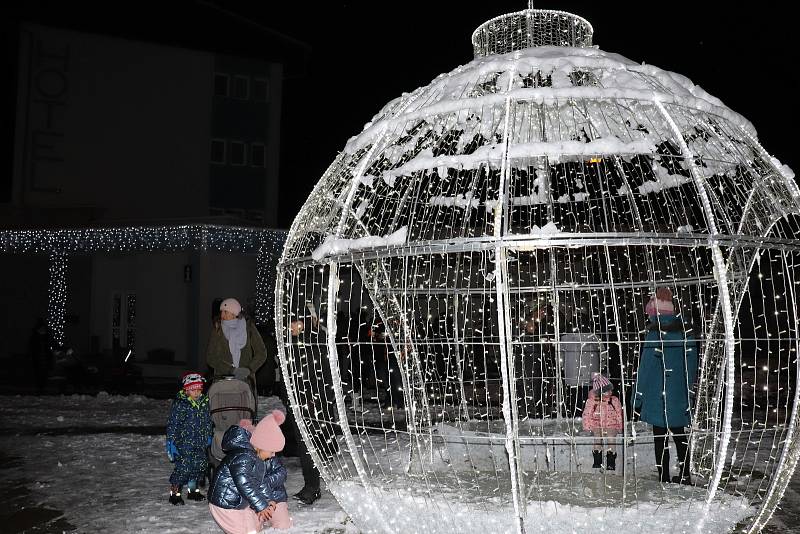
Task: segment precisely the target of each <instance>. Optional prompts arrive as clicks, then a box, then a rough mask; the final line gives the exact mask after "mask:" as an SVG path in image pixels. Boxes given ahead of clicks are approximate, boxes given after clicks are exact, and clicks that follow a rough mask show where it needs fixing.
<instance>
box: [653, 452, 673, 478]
mask: <svg viewBox="0 0 800 534" xmlns="http://www.w3.org/2000/svg"><path fill="white" fill-rule="evenodd" d="M657 467H658V477H659V478H660V479H661V482H672V479H671V478H670V476H669V452H667V451H664V454H663V455H662V457H661V465H659V466H657Z"/></svg>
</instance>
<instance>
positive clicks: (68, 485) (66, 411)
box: [0, 393, 352, 534]
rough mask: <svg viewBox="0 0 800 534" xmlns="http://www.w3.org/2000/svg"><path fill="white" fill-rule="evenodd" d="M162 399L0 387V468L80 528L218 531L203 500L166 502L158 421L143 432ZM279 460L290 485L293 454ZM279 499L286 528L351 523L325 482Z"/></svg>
mask: <svg viewBox="0 0 800 534" xmlns="http://www.w3.org/2000/svg"><path fill="white" fill-rule="evenodd" d="M170 402H171V401H169V400H155V399H149V398H146V397H142V396H108V395H105V394H103V393H101V394H100V395H98V396H97V397H93V396H84V395H74V396H66V397H61V396H43V397H34V396H16V397H3V398H2V402H0V451H2V454H3V455H4V456H6V457H10V458H11V459H13V460H15V461H12V462H7V463H8V464H10V467H3V468H0V477H2V479H3V480H5V481H6V482H5V484H13V485H22V486H24V487H26V488H27V489H29V490H30V491H31V497H32V501H33V502H32V503H31V504H33V505H38V506H42V507H45V508H51V509H53V508H54V509H57V510H61V511H63V512H64V516H65V519H66V520H67V521H68V522H69V523H70V524H71V525H74V526H75V527H76V529H77V532H80V533H115V532H141V533H153V534H156V533H158V534H169V533H179V532H192V533H197V532H220V530H219V529H218V528H217V527H216V524H215V523H214V521H213V520H212V519H211V515H210V514H209V512H208V506H207V504H206V503H205V502H202V503H196V502H192V501H187V503H186V505H185V506H171V505H170V504H169V503H168V502H167V498H168V496H169V482H168V479H169V475H170V473H171V472H172V464H170V463H169V461H168V460H167V457H166V455H165V453H164V435H163V430H162V431H161V432H160V433H158V434H152V433H153V432H156V431H157V430H158V429H159V428H162V429H163V427H164V425H165V424H166V417H167V414H168V412H169V405H170ZM125 427H130V428H131V431H130V432H125ZM104 430H106V431H104ZM142 431H144V432H145V433H142ZM148 434H151V435H148ZM285 463H286V466H287V468H288V471H289V477H288V480H287V482H286V489H287V491H288V492H289V494H290V495H291V494H293V493H296V492H297V491H299V490H300V488H301V487H302V486H303V477H302V475H301V472H300V464H299V461H298V459H297V458H286V459H285ZM5 484H4V485H5ZM289 504H290V511H291V513H292V517H293V518H294V521H295V525H296V526H295V528H293V529H292V532H297V533H312V532H346V531H348V529H352V524H351V523H349V521H348V519H347V514H345V513H344V512H343V511H342V509H341V508H340V507H339V505H338V504H337V502H336V500H335V499H334V498H333V497H332V496H331V494H330V493H328V492H324V493H323V497H322V498H321V499H320V500H318V501H317V502H316V503H314V504H313V505H312V506H302V505H299V504H298V503H297V502H296V501H294V502H290V503H289ZM0 531H3V528H2V527H0Z"/></svg>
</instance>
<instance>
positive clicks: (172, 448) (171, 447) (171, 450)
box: [167, 439, 178, 462]
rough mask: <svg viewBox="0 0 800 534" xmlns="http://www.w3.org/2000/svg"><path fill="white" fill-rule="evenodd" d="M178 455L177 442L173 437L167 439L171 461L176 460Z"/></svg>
mask: <svg viewBox="0 0 800 534" xmlns="http://www.w3.org/2000/svg"><path fill="white" fill-rule="evenodd" d="M176 456H178V447H176V446H175V442H174V441H172V440H171V439H168V440H167V458H169V461H170V462H174V461H175V457H176Z"/></svg>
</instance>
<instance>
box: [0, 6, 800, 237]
mask: <svg viewBox="0 0 800 534" xmlns="http://www.w3.org/2000/svg"><path fill="white" fill-rule="evenodd" d="M789 6H790V5H789V4H782V5H780V6H778V5H776V4H775V5H774V4H772V3H770V4H753V3H751V4H743V5H735V4H726V5H724V7H720V4H717V3H708V2H670V3H664V2H597V1H577V0H562V1H559V2H555V1H551V2H536V4H535V6H534V7H536V8H540V9H560V10H564V11H569V12H572V13H575V14H578V15H580V16H582V17H584V18H586V19H587V20H589V22H590V23H591V24H592V25H593V27H594V43H595V44H596V45H598V46H599V47H600V48H601V49H602V50H604V51H607V52H615V53H618V54H621V55H623V56H625V57H627V58H629V59H631V60H634V61H637V62H646V63H649V64H652V65H655V66H657V67H660V68H663V69H666V70H671V71H674V72H678V73H680V74H683V75H684V76H687V77H688V78H690V79H691V80H692V81H693V82H694V83H696V84H698V85H700V86H701V87H703V88H704V89H705V90H706V91H708V92H709V93H710V94H711V95H713V96H716V97H717V98H720V99H721V100H722V101H723V102H724V103H725V104H726V105H727V106H728V107H730V108H731V109H733V110H734V111H736V112H738V113H740V114H742V115H743V116H744V117H746V118H747V119H749V120H750V121H751V122H752V123H753V124H754V125H755V127H756V130H757V131H758V133H759V139H760V141H761V143H762V145H764V147H765V148H766V149H767V151H768V152H769V153H771V154H772V155H774V156H775V157H777V158H778V159H780V160H781V161H782V162H783V163H785V164H788V165H789V166H791V167H792V168H793V169H794V170H797V169H800V161H798V157H797V149H796V145H797V137H796V135H795V130H796V128H797V125H798V113H797V107H796V103H795V100H796V98H797V96H798V94H797V89H798V83H797V79H798V75H797V69H798V67H800V61H798V60H799V59H800V58H799V57H798V45H797V40H796V39H797V33H798V32H799V31H800V29H798V27H797V22H796V20H795V19H794V18H793V17H792V16H790V15H789V12H790V7H789ZM525 7H527V2H524V1H493V2H487V3H485V4H473V3H471V2H463V1H462V2H456V1H452V2H451V1H440V2H435V1H430V0H429V1H425V2H422V1H404V2H375V1H373V2H328V3H321V4H319V5H317V3H316V2H300V1H288V2H275V1H265V0H248V1H236V2H222V1H211V0H162V1H161V2H154V1H152V0H142V1H139V2H127V1H119V2H102V3H101V2H54V1H42V0H30V1H27V2H24V3H18V4H16V5H15V4H9V5H7V6H5V7H2V8H0V18H1V19H2V21H1V22H0V25H2V32H3V38H4V44H5V46H6V53H5V54H4V56H5V65H4V67H5V68H4V76H3V81H2V85H3V95H5V96H4V105H3V108H2V113H1V114H0V128H2V135H3V142H2V149H3V153H2V154H0V157H2V159H0V180H3V181H5V180H10V178H9V177H10V172H11V165H12V162H11V155H12V153H13V152H12V148H13V147H11V144H12V143H11V140H12V139H13V120H14V109H15V105H16V104H15V101H14V88H15V84H16V80H15V79H14V68H15V62H16V27H17V24H18V23H19V21H20V20H31V21H36V22H41V23H45V24H52V25H57V26H63V27H69V28H74V29H78V30H84V31H93V32H98V33H105V34H109V35H117V36H122V37H128V38H134V39H146V40H153V41H156V42H162V43H164V44H172V45H179V46H186V47H191V48H200V49H207V50H213V51H217V52H222V53H231V54H235V55H243V56H249V57H259V58H265V59H270V58H274V57H276V56H279V57H284V58H289V60H290V66H289V70H288V72H287V76H288V77H287V80H286V81H285V85H284V112H283V113H284V114H283V123H282V124H283V125H282V131H283V136H282V140H281V183H280V213H279V218H278V221H279V225H280V226H281V227H284V228H288V226H289V225H290V224H291V221H292V220H293V218H294V216H295V214H296V213H297V210H298V209H299V207H300V206H301V205H302V203H303V202H304V200H305V199H306V197H307V196H308V194H309V193H310V191H311V188H312V187H313V186H314V184H315V183H316V182H317V180H319V178H320V177H321V175H322V173H323V172H324V170H325V169H326V168H327V166H328V165H329V164H330V163H331V162H332V161H333V158H334V157H335V155H336V154H337V152H338V151H340V150H341V149H342V148H343V147H344V145H345V143H346V141H347V139H348V138H349V137H351V136H353V135H356V134H357V133H359V132H360V131H361V128H362V126H363V125H364V124H365V123H366V122H368V121H369V120H370V119H371V118H372V116H373V115H374V114H375V113H377V112H378V110H379V109H380V108H381V107H382V106H383V105H384V104H385V103H386V102H388V101H389V100H391V99H393V98H395V97H397V96H399V95H401V94H402V93H403V92H409V91H412V90H414V89H416V88H417V87H420V86H424V85H427V84H428V83H430V81H431V80H432V79H433V78H434V77H436V76H437V75H439V74H441V73H444V72H449V71H451V70H453V69H454V68H455V67H457V66H459V65H462V64H465V63H468V62H469V61H471V59H472V46H471V44H470V37H471V34H472V31H473V30H474V29H475V28H476V27H477V26H478V25H480V24H481V23H482V22H484V21H486V20H487V19H490V18H492V17H494V16H497V15H500V14H502V13H506V12H512V11H519V10H521V9H524V8H525ZM275 32H279V33H280V34H282V35H283V36H286V37H288V38H289V39H284V38H283V37H282V36H281V35H276V33H275ZM202 156H203V157H205V155H202ZM0 200H2V199H0Z"/></svg>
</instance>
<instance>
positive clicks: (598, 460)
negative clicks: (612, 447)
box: [592, 451, 603, 469]
mask: <svg viewBox="0 0 800 534" xmlns="http://www.w3.org/2000/svg"><path fill="white" fill-rule="evenodd" d="M592 458H594V464H593V465H592V469H599V468H601V467H603V451H592Z"/></svg>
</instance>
